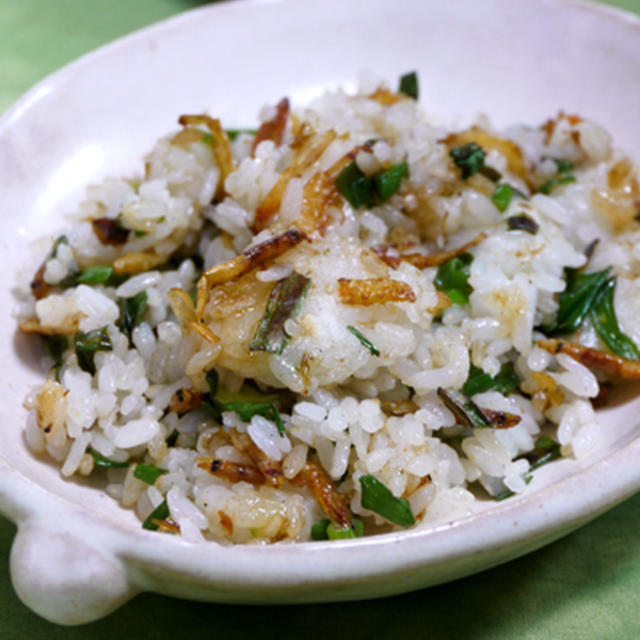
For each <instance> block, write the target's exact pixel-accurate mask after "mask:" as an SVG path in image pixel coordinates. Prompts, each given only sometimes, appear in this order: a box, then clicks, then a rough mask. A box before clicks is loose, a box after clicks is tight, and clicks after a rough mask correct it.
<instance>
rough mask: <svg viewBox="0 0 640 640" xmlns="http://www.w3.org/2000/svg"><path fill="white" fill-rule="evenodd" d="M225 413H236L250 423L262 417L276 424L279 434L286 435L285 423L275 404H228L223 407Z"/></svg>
mask: <svg viewBox="0 0 640 640" xmlns="http://www.w3.org/2000/svg"><path fill="white" fill-rule="evenodd" d="M221 408H222V410H223V411H235V413H236V415H237V416H238V418H240V420H244V422H249V421H250V420H251V418H253V416H256V415H258V416H262V417H263V418H266V419H267V420H271V421H272V422H275V423H276V427H278V433H279V434H280V435H281V436H283V435H284V431H285V429H284V423H283V422H282V418H281V417H280V412H279V411H278V409H277V408H276V405H275V404H272V403H267V402H227V403H226V404H224V405H222V407H221Z"/></svg>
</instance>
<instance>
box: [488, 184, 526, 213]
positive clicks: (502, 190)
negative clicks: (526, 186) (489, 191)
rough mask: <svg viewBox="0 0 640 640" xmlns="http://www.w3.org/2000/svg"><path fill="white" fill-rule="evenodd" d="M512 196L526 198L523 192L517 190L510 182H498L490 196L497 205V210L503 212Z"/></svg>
mask: <svg viewBox="0 0 640 640" xmlns="http://www.w3.org/2000/svg"><path fill="white" fill-rule="evenodd" d="M514 197H520V198H526V196H525V195H524V193H522V192H521V191H518V189H516V188H515V187H512V186H511V185H510V184H504V183H503V184H499V185H498V186H497V187H496V190H495V191H494V192H493V195H492V196H491V200H492V201H493V204H495V205H496V207H498V210H499V211H502V212H505V211H506V210H507V209H508V208H509V204H510V203H511V200H512V199H513V198H514Z"/></svg>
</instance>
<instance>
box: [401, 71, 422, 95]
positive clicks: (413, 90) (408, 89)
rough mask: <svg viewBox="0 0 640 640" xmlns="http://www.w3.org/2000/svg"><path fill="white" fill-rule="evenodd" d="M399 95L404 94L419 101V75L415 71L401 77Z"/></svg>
mask: <svg viewBox="0 0 640 640" xmlns="http://www.w3.org/2000/svg"><path fill="white" fill-rule="evenodd" d="M398 93H404V95H405V96H409V97H410V98H413V99H414V100H417V99H418V74H417V73H416V72H415V71H410V72H409V73H405V74H404V75H402V76H400V85H399V87H398Z"/></svg>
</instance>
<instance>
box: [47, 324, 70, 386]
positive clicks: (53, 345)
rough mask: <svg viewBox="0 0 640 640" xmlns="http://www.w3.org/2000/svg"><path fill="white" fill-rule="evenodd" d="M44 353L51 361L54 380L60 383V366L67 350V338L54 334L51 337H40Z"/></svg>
mask: <svg viewBox="0 0 640 640" xmlns="http://www.w3.org/2000/svg"><path fill="white" fill-rule="evenodd" d="M42 340H43V342H44V350H45V353H46V354H47V355H48V356H49V357H50V358H51V359H52V360H53V367H52V368H54V369H55V370H56V380H58V382H60V380H59V377H60V375H59V374H60V367H61V366H62V356H63V355H64V352H65V351H66V350H67V349H68V348H69V339H68V338H67V336H63V335H59V334H54V335H52V336H45V335H43V336H42Z"/></svg>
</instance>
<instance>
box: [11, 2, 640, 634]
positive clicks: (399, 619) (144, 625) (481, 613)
mask: <svg viewBox="0 0 640 640" xmlns="http://www.w3.org/2000/svg"><path fill="white" fill-rule="evenodd" d="M479 1H481V0H479ZM513 1H517V0H513ZM607 3H608V4H611V5H614V6H618V7H621V8H626V9H630V10H633V11H637V12H638V13H640V0H608V2H607ZM198 4H202V3H201V2H198V1H197V0H132V1H130V2H126V0H0V33H1V34H2V35H1V37H0V112H1V111H2V110H3V109H4V108H6V107H7V106H9V104H10V103H11V102H13V100H15V99H16V98H17V97H18V96H19V95H20V94H21V93H23V92H24V91H26V90H27V89H28V88H29V87H30V86H31V85H32V84H34V83H35V82H37V81H38V80H39V79H40V78H42V77H43V76H44V75H46V74H47V73H49V72H51V71H53V70H54V69H56V68H58V67H60V66H61V65H63V64H64V63H66V62H68V61H69V60H71V59H73V58H75V57H77V56H79V55H80V54H82V53H84V52H86V51H88V50H90V49H93V48H95V47H97V46H98V45H101V44H103V43H105V42H108V41H110V40H112V39H114V38H116V37H118V36H120V35H123V34H124V33H127V32H129V31H132V30H134V29H137V28H139V27H142V26H144V25H146V24H149V23H151V22H154V21H157V20H160V19H162V18H165V17H168V16H171V15H173V14H175V13H178V12H180V11H183V10H186V9H189V8H191V7H193V6H196V5H198ZM632 90H633V91H638V88H633V89H632ZM639 117H640V116H639ZM14 532H15V528H14V526H13V525H12V524H11V523H9V522H8V521H6V520H4V519H2V518H1V517H0V638H2V639H3V640H8V639H11V638H41V637H42V638H44V637H47V638H51V639H54V638H92V639H100V638H107V637H109V638H113V637H114V636H115V635H116V634H125V637H126V638H145V639H147V638H152V639H153V638H177V637H180V636H179V635H178V634H180V632H181V630H184V631H183V634H184V635H186V633H189V635H190V636H191V635H192V634H193V635H194V636H196V637H200V638H205V637H211V638H214V637H220V638H231V639H232V638H245V637H246V638H250V637H251V638H254V637H255V638H256V639H259V640H268V639H270V638H283V637H284V638H289V637H294V636H297V635H304V636H307V637H313V638H315V637H318V638H324V639H326V638H342V637H349V638H355V637H362V638H365V637H366V638H371V639H378V638H398V639H399V638H402V637H409V638H418V637H419V638H431V639H438V638H451V639H454V638H464V639H466V640H469V639H471V640H476V639H491V640H494V639H495V640H502V639H504V640H507V639H513V638H518V639H519V640H530V639H538V638H545V639H548V640H556V639H563V638H571V639H573V638H580V639H598V640H600V639H604V638H611V639H616V640H618V639H622V638H630V639H637V638H640V608H639V606H638V604H639V600H640V596H639V594H640V537H639V535H638V534H639V532H640V494H639V495H636V496H635V497H633V498H631V499H630V500H628V501H627V502H626V503H624V504H622V505H620V506H618V507H616V508H615V509H613V510H612V511H610V512H609V513H607V514H605V515H604V516H602V517H600V518H598V519H597V520H596V521H594V522H593V523H591V524H589V525H588V526H586V527H584V528H582V529H581V530H579V531H578V532H576V533H574V534H572V535H570V536H569V537H567V538H565V539H563V540H561V541H559V542H556V543H555V544H552V545H550V546H548V547H546V548H544V549H542V550H540V551H538V552H536V553H533V554H530V555H528V556H526V557H525V558H522V559H520V560H516V561H513V562H510V563H508V564H506V565H504V566H501V567H498V568H496V569H492V570H490V571H486V572H484V573H482V574H479V575H476V576H473V577H470V578H466V579H463V580H458V581H456V582H453V583H451V584H448V585H443V586H440V587H434V588H431V589H425V590H423V591H418V592H415V593H411V594H407V595H402V596H397V597H393V598H387V599H384V600H375V601H366V602H355V603H346V604H328V605H308V606H293V607H285V606H278V607H248V606H227V605H224V606H223V605H212V604H200V603H192V602H185V601H180V600H173V599H170V598H165V597H162V596H157V595H152V594H145V595H141V596H139V597H137V598H136V599H135V600H133V601H132V602H130V603H129V604H127V605H125V606H124V607H122V608H121V609H119V610H118V611H116V612H115V613H113V614H111V615H110V616H109V617H107V618H106V619H104V620H101V621H99V622H95V623H93V624H90V625H85V626H83V627H77V628H72V629H68V628H66V629H65V628H62V627H56V626H55V625H52V624H50V623H48V622H46V621H44V620H42V619H40V618H38V617H37V616H36V615H35V614H33V613H31V611H29V610H28V609H27V608H26V607H24V606H23V605H22V603H21V602H20V601H19V600H18V598H17V597H16V595H15V594H14V592H13V589H12V587H11V583H10V581H9V567H8V554H9V548H10V545H11V541H12V539H13V535H14ZM183 637H184V636H183Z"/></svg>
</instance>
